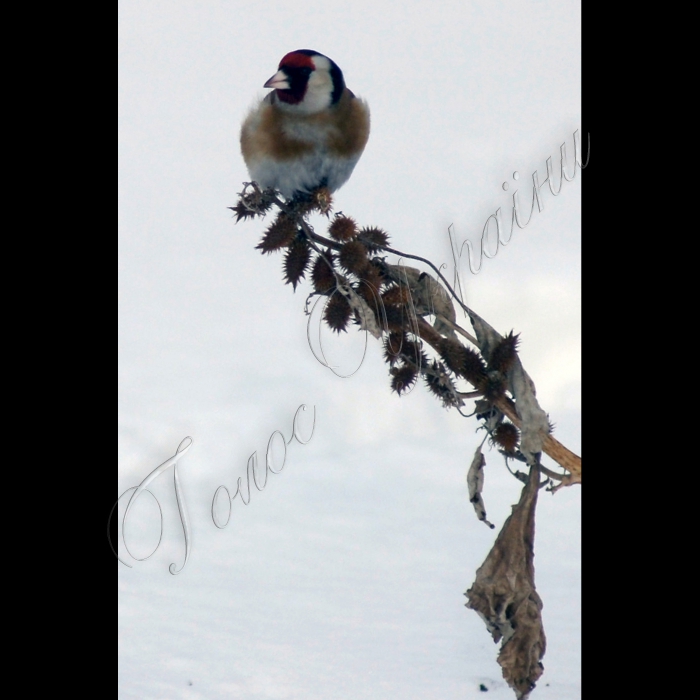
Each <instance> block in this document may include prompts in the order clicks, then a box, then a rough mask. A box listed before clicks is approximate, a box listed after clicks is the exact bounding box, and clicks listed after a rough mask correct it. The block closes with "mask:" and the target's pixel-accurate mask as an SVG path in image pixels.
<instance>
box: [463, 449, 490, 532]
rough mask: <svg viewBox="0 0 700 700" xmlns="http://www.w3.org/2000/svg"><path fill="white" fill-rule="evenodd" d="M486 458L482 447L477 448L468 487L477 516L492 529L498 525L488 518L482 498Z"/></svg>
mask: <svg viewBox="0 0 700 700" xmlns="http://www.w3.org/2000/svg"><path fill="white" fill-rule="evenodd" d="M485 466H486V459H485V457H484V455H483V453H482V452H481V447H479V448H477V450H476V452H475V453H474V459H472V463H471V466H470V467H469V471H468V472H467V487H468V488H469V500H470V501H471V503H472V505H473V506H474V510H475V511H476V517H477V518H479V520H482V521H483V522H485V523H486V524H487V525H488V526H489V527H490V528H491V529H492V530H493V529H494V528H495V527H496V526H495V525H494V524H492V523H490V522H489V521H488V520H486V507H485V506H484V501H483V499H482V498H481V491H482V489H483V488H484V467H485Z"/></svg>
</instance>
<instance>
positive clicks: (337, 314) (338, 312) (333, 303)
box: [323, 292, 352, 333]
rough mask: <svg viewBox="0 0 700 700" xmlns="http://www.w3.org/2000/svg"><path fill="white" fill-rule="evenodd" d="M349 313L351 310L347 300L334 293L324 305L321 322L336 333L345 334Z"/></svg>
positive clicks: (338, 293)
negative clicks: (342, 332)
mask: <svg viewBox="0 0 700 700" xmlns="http://www.w3.org/2000/svg"><path fill="white" fill-rule="evenodd" d="M351 313H352V309H351V308H350V304H348V301H347V299H346V298H345V297H344V296H343V295H342V294H340V292H336V293H335V294H333V296H331V298H330V299H329V300H328V303H327V304H326V308H325V310H324V312H323V320H324V321H325V322H326V323H327V324H328V327H329V328H330V329H331V330H334V331H335V332H336V333H340V331H345V332H346V333H347V326H348V322H349V321H350V315H351Z"/></svg>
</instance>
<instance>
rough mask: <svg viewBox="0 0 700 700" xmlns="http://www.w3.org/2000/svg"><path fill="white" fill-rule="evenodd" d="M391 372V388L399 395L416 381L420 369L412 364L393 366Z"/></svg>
mask: <svg viewBox="0 0 700 700" xmlns="http://www.w3.org/2000/svg"><path fill="white" fill-rule="evenodd" d="M389 373H390V374H391V389H392V391H395V392H396V393H397V394H398V395H399V396H401V394H402V393H403V392H404V391H408V390H409V389H410V388H411V387H412V386H413V385H414V384H415V383H416V378H417V377H418V370H417V369H416V368H415V367H412V366H411V365H401V366H400V367H392V368H391V369H390V370H389Z"/></svg>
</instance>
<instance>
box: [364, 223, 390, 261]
mask: <svg viewBox="0 0 700 700" xmlns="http://www.w3.org/2000/svg"><path fill="white" fill-rule="evenodd" d="M358 238H359V239H360V240H361V241H362V242H363V243H364V244H365V246H367V250H368V251H369V253H370V254H372V255H373V254H374V253H376V252H378V251H379V250H381V249H382V248H386V247H387V246H388V245H389V236H388V235H387V233H386V231H383V230H382V229H380V228H377V227H376V226H372V227H365V228H362V229H360V233H359V234H358Z"/></svg>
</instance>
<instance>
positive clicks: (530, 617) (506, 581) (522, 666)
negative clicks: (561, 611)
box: [465, 466, 547, 700]
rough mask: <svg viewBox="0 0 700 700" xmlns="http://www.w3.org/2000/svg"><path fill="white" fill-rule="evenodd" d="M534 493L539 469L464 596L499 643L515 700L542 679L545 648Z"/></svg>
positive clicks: (521, 698)
mask: <svg viewBox="0 0 700 700" xmlns="http://www.w3.org/2000/svg"><path fill="white" fill-rule="evenodd" d="M538 490H539V470H538V469H537V467H536V466H535V467H532V468H531V469H530V477H529V480H528V482H527V484H526V485H525V486H524V487H523V490H522V493H521V496H520V501H519V502H518V504H517V505H516V506H514V508H513V512H512V513H511V515H510V516H509V517H508V519H507V520H506V522H505V523H504V525H503V528H502V529H501V532H500V533H499V535H498V537H497V538H496V542H495V543H494V545H493V548H492V549H491V551H490V552H489V554H488V556H487V557H486V560H485V561H484V563H483V564H482V565H481V566H480V567H479V569H478V570H477V572H476V580H475V581H474V584H473V585H472V587H471V588H470V589H469V590H468V591H467V592H466V593H465V595H466V596H467V601H468V602H467V603H466V605H467V607H468V608H471V609H472V610H476V612H477V613H479V615H480V616H481V618H482V619H483V620H484V622H485V623H486V627H487V629H488V631H489V632H490V633H491V636H492V637H493V641H494V642H498V641H499V640H500V639H502V640H503V642H502V644H501V649H500V652H499V654H498V663H499V664H500V665H501V668H502V670H503V677H504V678H505V680H506V682H507V683H508V685H509V686H510V687H511V688H513V690H514V691H515V695H516V697H517V698H518V700H527V698H528V697H529V695H530V691H531V690H532V689H533V688H534V687H535V683H536V682H537V680H538V679H539V678H540V676H541V675H542V673H543V670H544V667H543V666H542V657H543V656H544V652H545V649H546V644H547V643H546V638H545V634H544V628H543V626H542V614H541V611H542V600H541V598H540V597H539V595H538V594H537V591H536V590H535V567H534V563H533V559H534V549H533V548H534V541H535V506H536V505H537V493H538Z"/></svg>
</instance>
